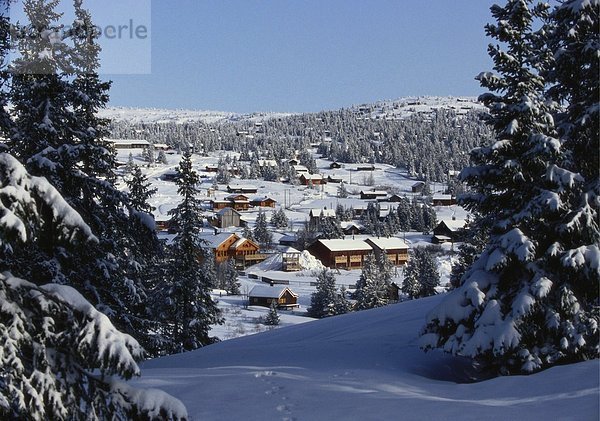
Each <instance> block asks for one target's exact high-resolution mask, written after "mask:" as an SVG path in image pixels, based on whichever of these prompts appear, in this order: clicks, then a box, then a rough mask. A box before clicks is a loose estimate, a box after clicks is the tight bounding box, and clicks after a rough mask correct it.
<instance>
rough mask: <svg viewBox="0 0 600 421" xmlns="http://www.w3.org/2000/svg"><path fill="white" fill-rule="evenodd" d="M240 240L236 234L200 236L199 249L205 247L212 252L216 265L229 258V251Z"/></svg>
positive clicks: (223, 233)
mask: <svg viewBox="0 0 600 421" xmlns="http://www.w3.org/2000/svg"><path fill="white" fill-rule="evenodd" d="M240 238H241V237H239V236H238V235H237V234H234V233H231V232H222V233H202V234H200V240H201V241H202V245H201V247H207V248H209V249H211V250H212V251H213V253H214V255H215V262H216V263H217V264H218V263H222V262H224V261H226V260H227V259H229V258H231V252H230V251H229V249H230V248H231V246H232V245H234V244H235V243H236V241H238V240H239V239H240Z"/></svg>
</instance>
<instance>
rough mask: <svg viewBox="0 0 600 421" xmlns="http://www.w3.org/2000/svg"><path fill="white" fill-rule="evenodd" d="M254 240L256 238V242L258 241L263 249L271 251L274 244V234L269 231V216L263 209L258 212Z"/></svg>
mask: <svg viewBox="0 0 600 421" xmlns="http://www.w3.org/2000/svg"><path fill="white" fill-rule="evenodd" d="M254 238H256V241H258V243H259V244H260V245H261V247H262V248H263V249H269V248H271V245H272V244H273V234H271V231H269V227H268V225H267V216H266V214H265V212H264V211H263V210H262V209H261V210H259V211H258V216H257V217H256V225H255V227H254Z"/></svg>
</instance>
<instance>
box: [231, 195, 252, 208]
mask: <svg viewBox="0 0 600 421" xmlns="http://www.w3.org/2000/svg"><path fill="white" fill-rule="evenodd" d="M225 200H229V202H230V207H232V208H233V209H235V210H237V211H245V210H248V208H250V200H249V199H248V196H245V195H243V194H231V195H229V196H227V197H226V198H225Z"/></svg>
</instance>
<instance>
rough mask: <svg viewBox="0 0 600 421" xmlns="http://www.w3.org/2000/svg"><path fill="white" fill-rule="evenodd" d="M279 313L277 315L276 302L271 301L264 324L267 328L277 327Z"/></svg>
mask: <svg viewBox="0 0 600 421" xmlns="http://www.w3.org/2000/svg"><path fill="white" fill-rule="evenodd" d="M279 322H280V320H279V313H277V301H275V300H273V301H271V306H270V307H269V312H268V313H267V315H266V317H265V319H264V324H265V325H267V326H278V325H279Z"/></svg>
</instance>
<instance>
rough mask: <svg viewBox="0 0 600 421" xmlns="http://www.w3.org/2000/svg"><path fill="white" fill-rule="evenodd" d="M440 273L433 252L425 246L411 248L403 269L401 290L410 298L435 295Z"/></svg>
mask: <svg viewBox="0 0 600 421" xmlns="http://www.w3.org/2000/svg"><path fill="white" fill-rule="evenodd" d="M439 282H440V275H439V272H438V270H437V264H436V261H435V259H434V256H433V254H432V253H431V252H430V251H429V250H428V249H426V248H422V247H417V248H414V249H412V255H411V257H410V260H409V261H408V264H407V265H406V269H405V270H404V281H403V283H402V292H403V293H404V294H406V295H408V296H409V297H410V298H422V297H429V296H430V295H435V293H436V291H435V287H437V286H438V285H439Z"/></svg>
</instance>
